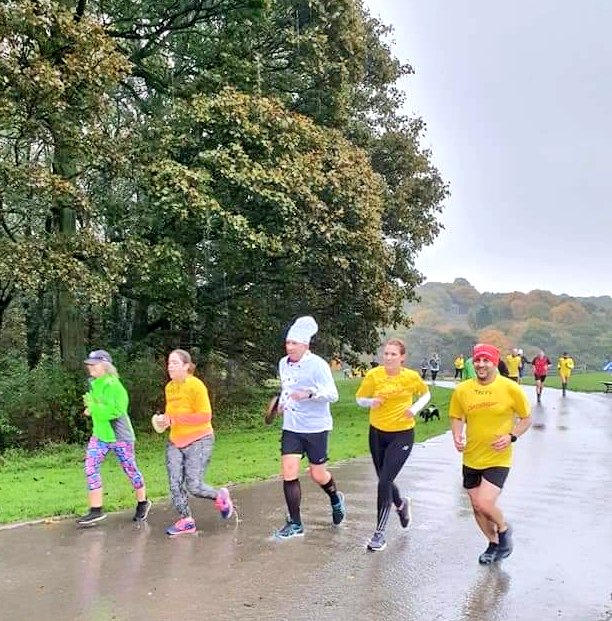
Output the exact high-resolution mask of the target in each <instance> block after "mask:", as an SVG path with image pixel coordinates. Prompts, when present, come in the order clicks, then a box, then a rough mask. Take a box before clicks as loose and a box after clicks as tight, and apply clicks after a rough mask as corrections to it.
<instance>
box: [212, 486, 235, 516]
mask: <svg viewBox="0 0 612 621" xmlns="http://www.w3.org/2000/svg"><path fill="white" fill-rule="evenodd" d="M215 507H216V508H217V510H218V511H219V513H220V514H221V517H222V518H223V519H224V520H229V518H231V517H232V515H233V513H234V503H233V502H232V499H231V498H230V493H229V490H228V489H227V487H222V488H221V489H220V490H219V493H218V494H217V497H216V498H215Z"/></svg>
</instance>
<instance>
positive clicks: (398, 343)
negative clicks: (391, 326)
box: [385, 339, 406, 356]
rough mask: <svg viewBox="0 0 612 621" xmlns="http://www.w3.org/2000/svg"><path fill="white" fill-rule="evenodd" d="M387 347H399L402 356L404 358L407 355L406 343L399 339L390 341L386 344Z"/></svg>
mask: <svg viewBox="0 0 612 621" xmlns="http://www.w3.org/2000/svg"><path fill="white" fill-rule="evenodd" d="M387 345H393V346H395V347H397V348H398V349H399V350H400V354H402V356H404V355H405V354H406V346H405V345H404V341H400V340H399V339H389V340H388V341H387V342H386V343H385V347H386V346H387Z"/></svg>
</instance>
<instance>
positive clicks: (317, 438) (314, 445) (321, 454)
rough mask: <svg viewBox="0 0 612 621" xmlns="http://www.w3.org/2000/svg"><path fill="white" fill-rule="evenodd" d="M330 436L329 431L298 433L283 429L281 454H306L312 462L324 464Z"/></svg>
mask: <svg viewBox="0 0 612 621" xmlns="http://www.w3.org/2000/svg"><path fill="white" fill-rule="evenodd" d="M328 436H329V431H319V432H318V433H298V432H297V431H288V430H287V429H283V433H282V435H281V455H301V456H302V457H304V455H306V456H307V457H308V461H309V462H310V463H311V464H315V465H317V464H324V463H325V462H326V461H327V438H328Z"/></svg>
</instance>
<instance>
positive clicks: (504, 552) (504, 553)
mask: <svg viewBox="0 0 612 621" xmlns="http://www.w3.org/2000/svg"><path fill="white" fill-rule="evenodd" d="M513 548H514V544H513V543H512V527H511V526H510V524H508V528H507V529H506V530H505V531H504V532H503V533H499V545H498V546H497V550H496V552H495V559H494V560H496V561H501V560H502V559H504V558H508V557H509V556H510V555H511V554H512V550H513Z"/></svg>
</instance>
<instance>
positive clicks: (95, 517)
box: [76, 509, 106, 526]
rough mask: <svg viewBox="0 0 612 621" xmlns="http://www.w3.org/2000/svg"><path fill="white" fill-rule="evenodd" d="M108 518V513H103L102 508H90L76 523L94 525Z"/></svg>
mask: <svg viewBox="0 0 612 621" xmlns="http://www.w3.org/2000/svg"><path fill="white" fill-rule="evenodd" d="M105 519H106V513H102V510H101V509H97V510H96V509H90V510H89V513H88V514H87V515H84V516H83V517H80V518H79V519H78V520H77V521H76V523H77V524H78V525H79V526H93V525H94V524H97V523H98V522H101V521H102V520H105Z"/></svg>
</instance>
